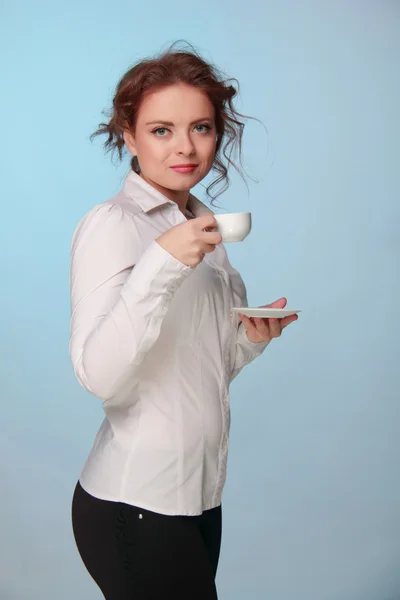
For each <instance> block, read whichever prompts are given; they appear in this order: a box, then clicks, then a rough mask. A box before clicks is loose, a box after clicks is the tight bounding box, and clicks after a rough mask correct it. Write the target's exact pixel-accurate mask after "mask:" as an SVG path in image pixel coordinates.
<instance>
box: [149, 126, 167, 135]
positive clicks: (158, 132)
mask: <svg viewBox="0 0 400 600" xmlns="http://www.w3.org/2000/svg"><path fill="white" fill-rule="evenodd" d="M166 131H168V130H167V129H166V128H165V127H158V128H157V129H154V131H153V132H152V133H154V135H158V137H165V135H164V134H165V132H166ZM160 132H161V133H160Z"/></svg>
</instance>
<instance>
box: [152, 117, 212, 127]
mask: <svg viewBox="0 0 400 600" xmlns="http://www.w3.org/2000/svg"><path fill="white" fill-rule="evenodd" d="M212 120H213V119H212V117H204V119H196V121H192V122H191V123H190V125H196V123H200V122H201V123H204V121H212ZM156 124H160V125H169V127H173V125H174V124H173V123H172V121H162V120H161V119H160V120H159V121H149V122H148V123H146V125H156Z"/></svg>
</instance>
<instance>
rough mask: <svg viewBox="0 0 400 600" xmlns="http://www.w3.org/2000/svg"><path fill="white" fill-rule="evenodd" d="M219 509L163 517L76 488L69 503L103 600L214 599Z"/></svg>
mask: <svg viewBox="0 0 400 600" xmlns="http://www.w3.org/2000/svg"><path fill="white" fill-rule="evenodd" d="M221 521H222V511H221V506H218V507H217V508H213V509H211V510H207V511H204V512H203V514H202V515H199V516H194V517H187V516H179V515H178V516H167V515H161V514H158V513H155V512H152V511H149V510H145V509H143V508H139V507H136V506H131V505H129V504H125V503H123V502H112V501H109V500H101V499H99V498H95V497H94V496H92V495H91V494H88V493H87V492H86V491H85V490H84V489H83V488H82V486H81V485H80V483H79V481H78V483H77V485H76V487H75V491H74V494H73V499H72V527H73V533H74V537H75V542H76V545H77V547H78V550H79V553H80V555H81V558H82V560H83V562H84V564H85V566H86V569H87V570H88V572H89V573H90V575H91V576H92V578H93V579H94V581H95V582H96V583H97V585H98V586H99V588H100V589H101V591H102V593H103V594H104V598H105V599H106V600H217V591H216V587H215V575H216V572H217V566H218V559H219V553H220V547H221V529H222V525H221Z"/></svg>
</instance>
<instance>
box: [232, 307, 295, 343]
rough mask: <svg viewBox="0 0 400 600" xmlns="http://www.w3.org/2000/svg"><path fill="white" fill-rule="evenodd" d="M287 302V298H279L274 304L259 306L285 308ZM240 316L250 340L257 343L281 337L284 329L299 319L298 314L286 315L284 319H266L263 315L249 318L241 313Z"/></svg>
mask: <svg viewBox="0 0 400 600" xmlns="http://www.w3.org/2000/svg"><path fill="white" fill-rule="evenodd" d="M286 303H287V300H286V298H279V300H275V302H272V304H266V305H265V306H260V307H259V308H284V307H285V306H286ZM239 318H240V320H241V321H242V322H243V325H244V327H245V329H246V334H247V337H248V339H249V341H250V342H253V343H254V344H257V343H261V342H270V341H271V340H272V338H277V337H280V335H281V333H282V330H283V329H285V327H287V326H288V325H290V323H293V322H294V321H297V319H298V318H299V317H298V316H297V315H290V317H284V318H283V319H272V318H267V319H264V318H261V317H251V318H249V317H246V316H245V315H242V314H239Z"/></svg>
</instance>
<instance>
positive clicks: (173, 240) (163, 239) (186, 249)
mask: <svg viewBox="0 0 400 600" xmlns="http://www.w3.org/2000/svg"><path fill="white" fill-rule="evenodd" d="M215 227H217V221H216V219H215V217H214V215H213V214H211V213H210V214H209V215H204V216H202V217H196V218H195V219H190V220H189V221H186V222H185V223H180V224H179V225H175V226H174V227H171V229H168V231H165V232H164V233H163V234H162V235H160V236H159V237H158V238H157V239H156V241H157V242H158V243H159V244H160V246H162V247H163V248H164V249H165V250H167V252H169V253H170V254H172V256H174V257H175V258H177V259H178V260H180V261H181V262H182V263H183V264H185V265H186V266H188V267H197V265H198V264H199V263H201V261H202V260H203V258H204V255H205V254H206V253H208V252H212V251H213V250H214V248H215V246H216V245H217V244H220V243H221V242H222V236H221V234H220V233H218V231H210V232H209V231H204V230H205V229H206V228H215Z"/></svg>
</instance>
